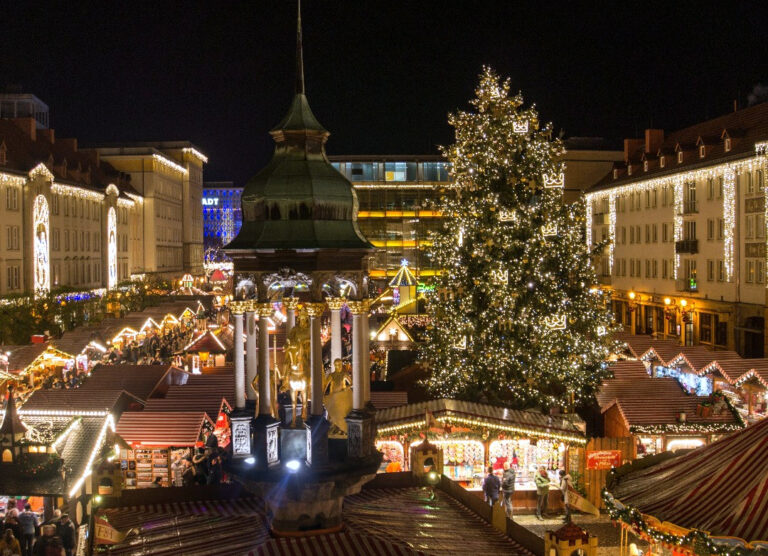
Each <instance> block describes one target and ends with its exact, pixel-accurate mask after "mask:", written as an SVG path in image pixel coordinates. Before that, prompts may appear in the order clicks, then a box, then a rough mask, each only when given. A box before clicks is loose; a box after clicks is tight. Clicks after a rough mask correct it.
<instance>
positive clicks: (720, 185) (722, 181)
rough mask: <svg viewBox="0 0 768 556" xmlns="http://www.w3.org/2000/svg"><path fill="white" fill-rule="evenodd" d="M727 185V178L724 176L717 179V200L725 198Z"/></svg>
mask: <svg viewBox="0 0 768 556" xmlns="http://www.w3.org/2000/svg"><path fill="white" fill-rule="evenodd" d="M724 184H725V178H724V177H723V176H720V177H719V178H717V198H718V199H722V198H723V185H724Z"/></svg>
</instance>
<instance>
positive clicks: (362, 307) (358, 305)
mask: <svg viewBox="0 0 768 556" xmlns="http://www.w3.org/2000/svg"><path fill="white" fill-rule="evenodd" d="M347 306H348V307H349V311H350V312H351V313H352V314H353V315H362V314H365V313H367V312H368V308H369V305H368V303H366V301H364V300H363V301H347Z"/></svg>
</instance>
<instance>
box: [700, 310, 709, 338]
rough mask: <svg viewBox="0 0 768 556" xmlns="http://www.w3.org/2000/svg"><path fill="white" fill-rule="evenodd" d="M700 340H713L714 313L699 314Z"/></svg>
mask: <svg viewBox="0 0 768 556" xmlns="http://www.w3.org/2000/svg"><path fill="white" fill-rule="evenodd" d="M699 341H700V342H704V343H711V342H712V315H711V314H709V313H700V314H699Z"/></svg>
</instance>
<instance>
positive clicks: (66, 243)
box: [64, 230, 69, 251]
mask: <svg viewBox="0 0 768 556" xmlns="http://www.w3.org/2000/svg"><path fill="white" fill-rule="evenodd" d="M64 251H69V230H64Z"/></svg>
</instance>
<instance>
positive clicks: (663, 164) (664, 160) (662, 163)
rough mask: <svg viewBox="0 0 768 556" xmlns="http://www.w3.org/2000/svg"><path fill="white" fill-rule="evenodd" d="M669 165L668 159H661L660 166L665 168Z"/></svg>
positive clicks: (663, 157)
mask: <svg viewBox="0 0 768 556" xmlns="http://www.w3.org/2000/svg"><path fill="white" fill-rule="evenodd" d="M666 165H667V158H666V157H665V156H662V157H660V158H659V166H661V167H662V168H664V167H665V166H666Z"/></svg>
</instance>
